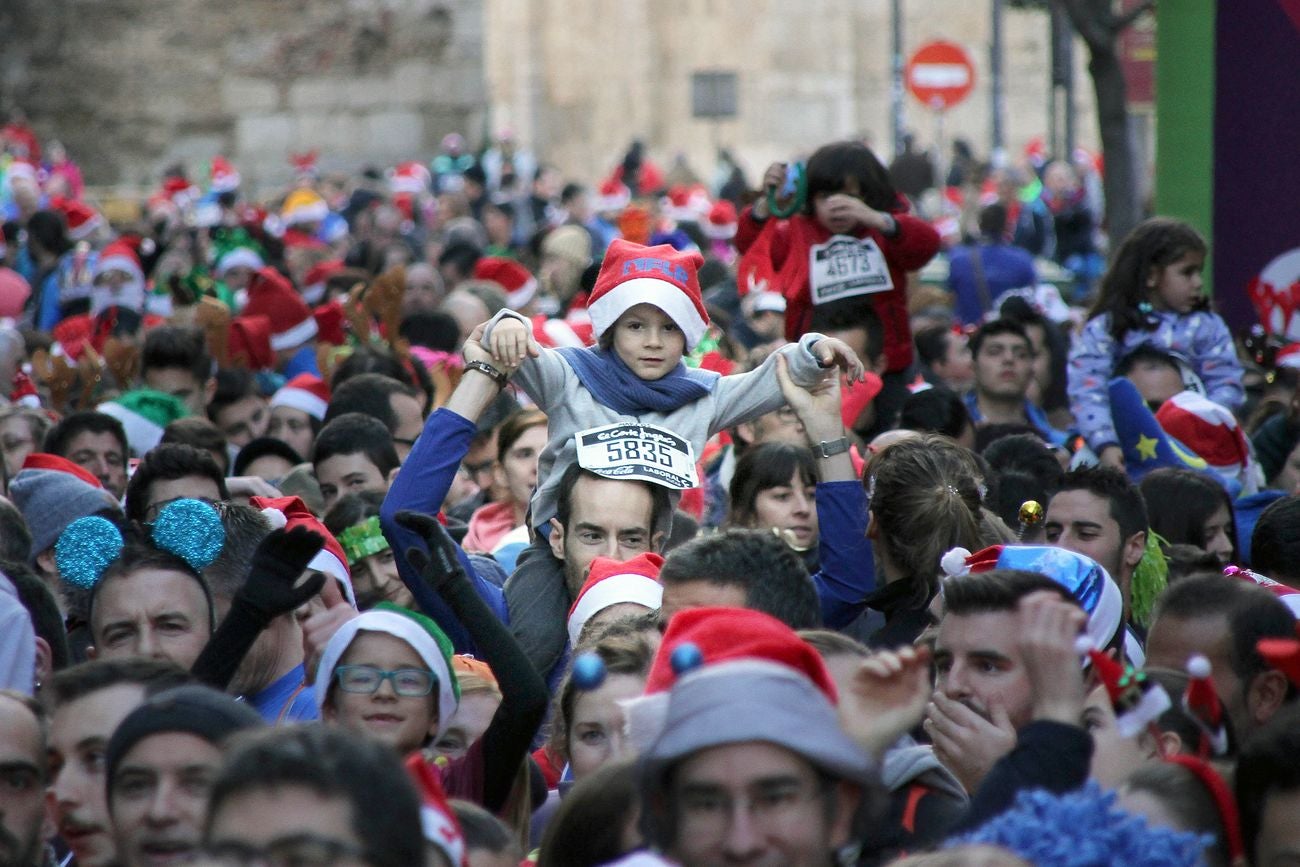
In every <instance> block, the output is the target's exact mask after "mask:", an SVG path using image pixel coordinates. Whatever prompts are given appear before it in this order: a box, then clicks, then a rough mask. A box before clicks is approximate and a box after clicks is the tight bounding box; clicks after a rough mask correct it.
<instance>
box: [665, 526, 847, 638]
mask: <svg viewBox="0 0 1300 867" xmlns="http://www.w3.org/2000/svg"><path fill="white" fill-rule="evenodd" d="M659 580H660V581H661V582H663V584H664V586H668V585H671V584H684V583H687V582H689V581H704V582H707V583H709V584H713V585H718V586H723V587H740V588H743V589H744V591H745V607H746V608H752V609H754V610H756V611H762V612H763V613H765V614H770V615H772V616H773V617H775V618H776V619H777V620H780V621H781V622H782V623H784V624H786V625H787V626H789V627H790V628H791V629H816V628H817V627H819V626H821V622H822V616H821V603H820V602H819V601H818V598H817V588H816V587H815V586H814V585H813V582H812V579H811V578H810V577H809V576H808V569H807V567H805V566H804V564H803V560H801V559H800V558H799V555H798V554H796V553H795V552H794V551H793V550H792V549H791V548H790V546H789V545H787V544H785V543H784V542H782V541H781V540H780V539H778V538H777V537H776V536H774V535H772V534H771V533H768V532H764V531H762V530H736V529H732V530H723V531H722V532H720V533H715V534H713V535H711V536H701V537H699V538H697V539H692V540H691V541H690V542H687V543H686V544H685V545H682V546H681V547H680V548H677V549H676V550H674V551H673V552H672V553H671V554H669V555H668V557H667V558H666V559H665V560H664V565H663V569H661V570H660V572H659Z"/></svg>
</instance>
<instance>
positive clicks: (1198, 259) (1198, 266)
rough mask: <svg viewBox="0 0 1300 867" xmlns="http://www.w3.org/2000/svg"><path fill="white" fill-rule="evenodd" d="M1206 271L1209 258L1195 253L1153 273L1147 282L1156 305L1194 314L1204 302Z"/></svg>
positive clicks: (1187, 253) (1188, 254)
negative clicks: (1200, 302) (1206, 260)
mask: <svg viewBox="0 0 1300 867" xmlns="http://www.w3.org/2000/svg"><path fill="white" fill-rule="evenodd" d="M1204 267H1205V254H1203V253H1199V252H1196V251H1194V250H1192V251H1188V252H1186V253H1184V254H1183V255H1182V256H1180V257H1178V259H1176V260H1175V261H1174V262H1171V263H1170V264H1168V265H1166V266H1165V267H1163V268H1158V269H1152V272H1151V276H1150V278H1149V279H1148V281H1147V285H1148V286H1149V287H1150V289H1151V294H1152V296H1153V297H1152V299H1151V300H1152V302H1153V303H1154V304H1155V306H1157V307H1159V308H1161V309H1163V310H1172V311H1173V312H1175V313H1190V312H1191V311H1192V309H1193V308H1195V307H1196V304H1197V302H1199V301H1200V300H1201V285H1202V283H1203V282H1204V281H1203V280H1202V279H1201V270H1202V269H1203V268H1204Z"/></svg>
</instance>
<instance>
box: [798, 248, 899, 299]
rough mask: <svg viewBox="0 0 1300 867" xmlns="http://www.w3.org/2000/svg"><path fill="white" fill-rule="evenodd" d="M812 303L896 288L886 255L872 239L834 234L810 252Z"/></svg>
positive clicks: (809, 283)
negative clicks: (890, 274)
mask: <svg viewBox="0 0 1300 867" xmlns="http://www.w3.org/2000/svg"><path fill="white" fill-rule="evenodd" d="M808 285H809V286H810V287H811V289H812V302H813V304H814V305H816V304H828V303H830V302H832V301H839V300H841V299H844V298H853V297H856V296H858V295H872V294H874V293H876V292H888V291H889V290H890V289H893V288H894V281H893V279H892V278H891V277H890V276H889V265H888V264H887V263H886V262H885V254H884V253H882V252H881V250H880V247H879V246H878V245H877V244H876V242H875V241H874V240H873V239H871V238H854V237H853V236H851V235H832V236H831V237H830V239H829V240H827V241H826V242H825V243H822V244H817V245H815V246H814V247H813V248H812V249H811V250H809V251H808Z"/></svg>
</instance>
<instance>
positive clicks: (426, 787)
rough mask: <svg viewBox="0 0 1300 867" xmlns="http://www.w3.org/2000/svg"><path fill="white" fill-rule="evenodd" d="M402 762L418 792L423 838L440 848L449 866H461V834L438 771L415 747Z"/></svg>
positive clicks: (462, 851) (462, 850)
mask: <svg viewBox="0 0 1300 867" xmlns="http://www.w3.org/2000/svg"><path fill="white" fill-rule="evenodd" d="M405 764H406V772H407V774H409V775H410V777H411V780H412V781H413V782H414V783H415V788H416V791H418V792H419V793H420V828H421V830H422V831H423V832H424V839H425V841H426V842H427V843H429V844H430V845H432V846H434V847H436V848H437V849H438V851H440V852H442V854H443V855H444V856H445V857H446V859H447V863H448V864H450V865H452V867H462V865H464V864H465V863H466V861H465V856H466V850H465V835H464V833H463V832H462V831H461V827H460V822H459V821H458V820H457V819H456V813H455V811H453V810H452V809H451V804H450V803H449V802H448V801H447V792H446V791H445V790H444V789H443V787H442V776H441V774H439V773H438V772H436V771H434V769H433V768H432V767H431V766H430V764H429V762H428V760H427V759H425V757H424V754H423V753H422V752H421V751H419V750H416V751H415V752H413V753H411V755H410V756H408V757H407V758H406V762H405Z"/></svg>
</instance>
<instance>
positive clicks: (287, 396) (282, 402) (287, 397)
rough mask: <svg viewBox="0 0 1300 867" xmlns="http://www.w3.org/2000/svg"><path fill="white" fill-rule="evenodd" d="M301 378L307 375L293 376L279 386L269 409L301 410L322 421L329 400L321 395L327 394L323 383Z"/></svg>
mask: <svg viewBox="0 0 1300 867" xmlns="http://www.w3.org/2000/svg"><path fill="white" fill-rule="evenodd" d="M303 376H309V374H303V375H302V376H295V377H294V378H293V379H291V380H289V381H288V382H287V383H285V384H284V385H283V386H281V387H280V389H279V390H278V391H276V393H275V394H274V395H272V397H271V408H272V409H275V408H276V407H277V406H287V407H289V408H290V409H297V410H301V411H302V412H305V413H307V415H309V416H311V417H312V418H315V419H320V420H324V418H325V411H326V410H327V409H329V400H328V399H327V398H326V397H325V396H324V394H323V393H322V392H325V393H327V392H326V391H325V390H326V386H325V383H324V382H321V381H320V380H319V379H317V378H316V377H311V379H312V380H314V381H311V382H309V381H304V380H303V378H302V377H303Z"/></svg>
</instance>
